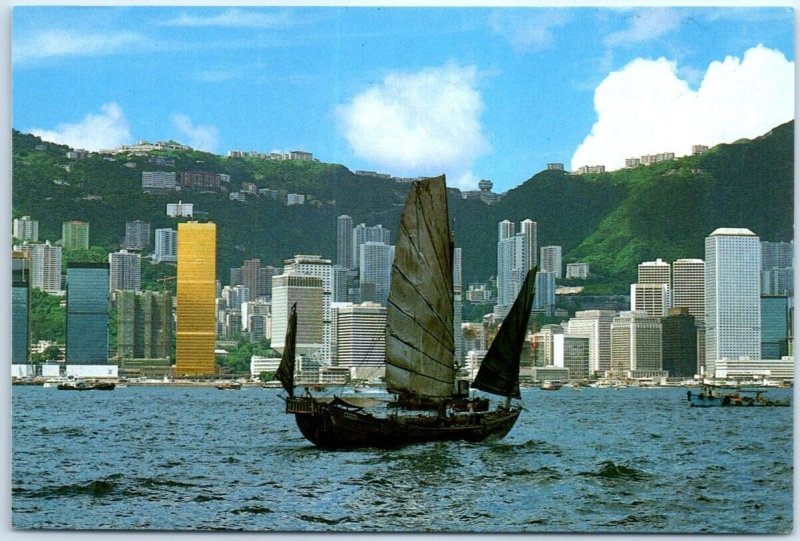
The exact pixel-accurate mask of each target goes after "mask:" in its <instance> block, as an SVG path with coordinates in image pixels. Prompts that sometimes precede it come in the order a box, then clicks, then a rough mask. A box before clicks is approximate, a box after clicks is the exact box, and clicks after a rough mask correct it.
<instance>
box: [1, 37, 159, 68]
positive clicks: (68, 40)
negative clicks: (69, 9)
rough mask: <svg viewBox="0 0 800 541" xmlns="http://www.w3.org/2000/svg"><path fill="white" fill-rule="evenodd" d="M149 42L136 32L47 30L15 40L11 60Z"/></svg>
mask: <svg viewBox="0 0 800 541" xmlns="http://www.w3.org/2000/svg"><path fill="white" fill-rule="evenodd" d="M148 43H149V40H148V39H147V38H146V37H144V36H142V35H141V34H137V33H135V32H118V33H107V34H92V33H78V32H72V31H66V30H47V31H43V32H41V33H39V34H36V35H34V36H30V37H27V38H21V39H18V40H15V41H14V43H13V46H12V47H13V48H12V52H11V54H12V59H13V61H14V62H15V63H19V62H26V61H31V60H38V59H43V58H51V57H65V56H98V55H108V54H114V53H118V52H122V51H126V50H130V49H131V48H134V47H142V46H145V45H147V44H148Z"/></svg>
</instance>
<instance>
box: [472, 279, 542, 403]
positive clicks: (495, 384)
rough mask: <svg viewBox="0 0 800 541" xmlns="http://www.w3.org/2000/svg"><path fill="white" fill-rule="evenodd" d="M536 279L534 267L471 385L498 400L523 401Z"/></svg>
mask: <svg viewBox="0 0 800 541" xmlns="http://www.w3.org/2000/svg"><path fill="white" fill-rule="evenodd" d="M535 278H536V268H535V267H534V268H533V269H531V270H530V271H528V276H526V277H525V281H524V282H523V283H522V287H521V288H520V291H519V295H518V296H517V300H515V301H514V304H513V306H511V310H510V311H509V312H508V316H507V317H506V319H505V320H504V321H503V324H502V325H501V326H500V331H499V332H498V333H497V336H496V337H495V339H494V341H493V342H492V345H491V346H490V347H489V351H488V352H487V353H486V356H485V357H484V358H483V361H482V362H481V367H480V369H479V370H478V374H477V375H476V376H475V381H473V382H472V388H473V389H480V390H481V391H486V392H487V393H492V394H495V395H499V396H506V397H509V396H510V397H512V398H520V394H519V359H520V355H521V354H522V344H523V343H524V341H525V334H526V333H527V331H528V319H529V318H530V315H531V305H532V304H533V290H534V280H535Z"/></svg>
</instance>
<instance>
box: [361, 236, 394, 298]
mask: <svg viewBox="0 0 800 541" xmlns="http://www.w3.org/2000/svg"><path fill="white" fill-rule="evenodd" d="M393 261H394V246H392V245H389V244H384V243H382V242H371V241H370V242H365V243H364V244H362V245H361V246H360V248H359V265H358V266H359V269H360V279H359V285H360V287H361V300H362V301H372V302H377V303H379V304H382V305H384V306H385V305H386V300H387V299H388V298H389V284H390V282H391V278H392V262H393ZM370 285H371V286H372V287H369V286H370ZM366 291H370V292H372V291H374V294H373V295H370V294H366V295H365V292H366Z"/></svg>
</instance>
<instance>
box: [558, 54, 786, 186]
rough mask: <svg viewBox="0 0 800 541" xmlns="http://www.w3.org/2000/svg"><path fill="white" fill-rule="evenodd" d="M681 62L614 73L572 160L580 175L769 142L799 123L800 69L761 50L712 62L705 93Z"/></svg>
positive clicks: (647, 63) (649, 63) (648, 63)
mask: <svg viewBox="0 0 800 541" xmlns="http://www.w3.org/2000/svg"><path fill="white" fill-rule="evenodd" d="M678 73H679V70H678V68H677V66H676V64H675V62H671V61H668V60H666V59H664V58H660V59H658V60H646V59H643V58H638V59H636V60H634V61H632V62H630V63H629V64H628V65H626V66H625V67H624V68H622V69H621V70H619V71H616V72H613V73H610V74H609V75H608V76H607V77H606V78H605V80H603V82H602V83H600V85H599V86H598V87H597V89H596V90H595V96H594V105H595V110H596V111H597V117H598V118H597V122H595V124H594V126H592V131H591V133H590V134H589V135H588V136H587V137H586V139H584V141H583V143H581V145H580V146H579V147H578V149H577V150H576V151H575V154H574V155H573V156H572V169H573V170H574V169H576V168H577V167H579V166H582V165H599V164H602V165H605V166H606V168H607V169H619V168H621V167H623V166H624V165H625V158H630V157H639V156H642V155H644V154H655V153H659V152H675V154H676V156H682V155H686V154H689V153H690V151H691V146H692V145H693V144H704V145H709V146H712V145H715V144H719V143H724V142H733V141H735V140H737V139H740V138H743V137H747V138H753V137H756V136H758V135H761V134H763V133H765V132H767V131H769V130H770V129H772V128H774V127H775V126H777V125H779V124H782V123H784V122H787V121H788V120H790V119H792V118H793V117H794V62H790V61H788V60H787V59H786V57H785V56H784V55H783V54H782V53H781V52H780V51H776V50H772V49H768V48H766V47H764V46H763V45H758V46H756V47H753V48H751V49H749V50H748V51H746V52H745V54H744V57H743V58H742V59H739V58H737V57H733V56H728V57H726V58H725V59H724V60H723V61H721V62H719V61H715V62H712V63H711V64H710V65H709V66H708V69H707V70H706V72H705V75H704V77H703V78H702V81H701V83H700V85H699V87H698V88H697V90H692V89H691V88H690V86H689V84H688V83H687V82H686V81H685V80H682V79H681V78H680V77H679V75H678Z"/></svg>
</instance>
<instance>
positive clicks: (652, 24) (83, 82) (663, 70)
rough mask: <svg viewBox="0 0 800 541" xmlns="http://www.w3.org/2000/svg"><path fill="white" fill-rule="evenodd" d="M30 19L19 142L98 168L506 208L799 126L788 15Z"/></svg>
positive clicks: (106, 14) (347, 11)
mask: <svg viewBox="0 0 800 541" xmlns="http://www.w3.org/2000/svg"><path fill="white" fill-rule="evenodd" d="M12 17H13V36H12V64H13V66H12V75H13V95H14V108H13V117H12V126H13V127H14V128H15V129H17V130H20V131H23V132H28V133H33V134H36V135H39V136H41V137H42V138H43V139H45V140H48V141H52V142H57V143H62V144H67V145H70V146H72V147H74V148H84V149H87V150H98V149H105V148H113V147H115V146H118V145H122V144H130V143H133V142H135V141H137V140H150V141H156V140H168V139H172V140H176V141H179V142H181V143H184V144H187V145H190V146H192V147H194V148H197V149H200V150H206V151H210V152H214V153H217V154H225V153H226V152H227V151H229V150H233V149H238V150H257V151H260V152H270V151H275V150H280V151H284V152H285V151H289V150H305V151H308V152H313V153H314V156H315V157H318V158H319V159H320V160H321V161H324V162H334V163H341V164H343V165H345V166H347V167H348V168H350V169H351V170H372V171H378V172H383V173H389V174H392V175H398V176H428V175H437V174H441V173H445V174H447V176H448V182H449V184H451V185H452V186H454V187H460V188H462V189H475V188H476V187H477V182H478V180H480V179H482V178H486V179H491V180H492V181H493V182H494V183H495V191H497V192H503V191H506V190H508V189H510V188H513V187H515V186H517V185H518V184H520V183H522V182H523V181H524V180H526V179H527V178H529V177H530V176H532V175H533V174H535V173H536V172H538V171H541V170H542V169H544V168H545V167H546V164H547V163H549V162H561V163H564V164H565V166H566V168H567V169H572V170H574V169H577V168H578V167H580V166H583V165H605V166H606V168H607V169H608V170H613V169H619V168H622V167H623V166H624V160H625V158H627V157H631V156H640V155H645V154H654V153H659V152H674V153H675V154H676V155H677V156H681V155H685V154H689V153H690V152H691V146H692V145H694V144H702V145H708V146H713V145H715V144H718V143H724V142H733V141H735V140H737V139H739V138H742V137H748V138H751V137H755V136H758V135H760V134H762V133H764V132H766V131H768V130H769V129H771V128H772V127H774V126H776V125H778V124H781V123H783V122H786V121H787V120H790V119H791V118H792V117H793V116H794V110H793V104H794V94H793V89H794V50H793V47H794V45H793V39H794V28H793V12H792V10H791V8H790V7H789V5H787V6H784V7H769V8H751V7H713V6H711V7H702V8H697V7H660V6H655V5H654V6H649V7H641V8H619V9H610V8H598V7H575V8H569V9H566V8H552V7H549V8H527V7H520V8H500V9H488V8H467V7H458V8H441V7H438V8H395V7H390V8H385V7H377V6H364V7H326V8H318V7H314V8H310V7H301V8H297V7H286V6H278V7H271V8H262V7H237V8H222V7H189V6H182V5H177V6H171V7H124V8H122V7H120V8H118V7H106V6H101V7H55V6H36V7H34V6H22V7H16V8H15V9H14V12H13V16H12ZM590 30H591V31H590ZM733 111H735V114H732V112H733Z"/></svg>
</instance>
